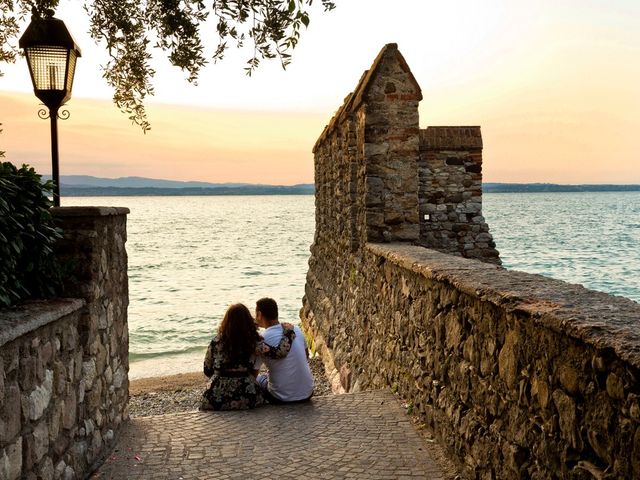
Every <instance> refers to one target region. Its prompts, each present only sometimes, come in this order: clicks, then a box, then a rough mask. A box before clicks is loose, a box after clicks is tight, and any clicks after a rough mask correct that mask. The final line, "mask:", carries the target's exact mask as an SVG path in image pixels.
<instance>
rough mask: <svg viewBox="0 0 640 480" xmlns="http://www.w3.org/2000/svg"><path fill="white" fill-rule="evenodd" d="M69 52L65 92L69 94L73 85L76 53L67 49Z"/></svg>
mask: <svg viewBox="0 0 640 480" xmlns="http://www.w3.org/2000/svg"><path fill="white" fill-rule="evenodd" d="M68 52H69V73H68V74H67V86H66V89H67V92H68V93H69V94H71V88H72V87H73V76H74V75H75V74H76V60H77V59H78V54H77V52H76V51H75V50H68Z"/></svg>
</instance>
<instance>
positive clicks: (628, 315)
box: [365, 243, 640, 368]
mask: <svg viewBox="0 0 640 480" xmlns="http://www.w3.org/2000/svg"><path fill="white" fill-rule="evenodd" d="M365 249H366V250H367V251H369V252H371V253H373V254H375V255H379V256H381V257H383V258H385V260H387V261H390V262H392V263H394V264H396V265H399V266H401V267H404V268H406V269H407V270H410V271H412V272H415V273H417V274H419V275H423V276H424V277H426V278H428V279H433V280H437V281H441V282H448V283H450V284H451V285H453V286H455V287H456V288H458V289H459V290H461V291H463V292H464V293H468V294H470V295H473V296H475V297H477V298H479V299H481V300H484V301H488V302H491V303H493V304H495V305H497V306H499V307H501V308H504V309H505V310H507V311H508V312H511V313H518V312H520V313H525V314H527V315H530V316H531V318H532V319H533V321H534V322H535V323H536V324H538V325H541V326H543V327H546V328H549V329H551V330H553V331H556V332H559V333H564V334H566V335H568V336H570V337H572V338H575V339H578V340H581V341H582V342H584V343H586V344H587V345H590V346H592V347H594V348H596V349H597V350H604V349H612V350H613V351H614V352H615V353H616V355H617V356H618V357H619V358H620V359H622V360H624V361H626V362H628V363H629V364H631V365H632V366H634V367H635V368H640V304H638V303H636V302H634V301H632V300H630V299H628V298H625V297H620V296H614V295H609V294H607V293H603V292H598V291H595V290H589V289H587V288H585V287H583V286H582V285H577V284H571V283H567V282H563V281H561V280H555V279H551V278H547V277H544V276H542V275H537V274H531V273H525V272H520V271H516V270H506V269H504V268H502V267H499V266H497V265H493V264H489V263H485V262H480V261H477V260H472V259H467V258H462V257H457V256H453V255H447V254H445V253H440V252H438V251H435V250H431V249H428V248H424V247H420V246H414V245H406V244H402V243H388V244H377V243H367V244H366V246H365Z"/></svg>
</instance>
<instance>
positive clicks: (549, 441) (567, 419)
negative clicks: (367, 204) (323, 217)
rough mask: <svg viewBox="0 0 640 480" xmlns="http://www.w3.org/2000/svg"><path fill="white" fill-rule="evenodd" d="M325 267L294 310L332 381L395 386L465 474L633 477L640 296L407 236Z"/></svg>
mask: <svg viewBox="0 0 640 480" xmlns="http://www.w3.org/2000/svg"><path fill="white" fill-rule="evenodd" d="M315 251H316V255H324V256H325V257H327V258H331V256H332V255H333V248H332V246H331V245H330V244H324V245H316V246H315ZM329 263H331V261H330V260H327V261H326V262H325V264H329ZM332 267H333V268H332V269H331V273H330V274H327V273H326V272H319V271H316V270H314V269H313V268H310V270H309V273H308V275H307V285H306V290H305V292H306V295H305V300H304V307H303V311H302V315H301V316H302V320H303V324H304V326H305V328H306V330H307V332H308V333H310V336H311V337H313V339H314V343H315V348H316V350H317V351H318V352H319V353H320V354H321V355H322V357H323V360H324V361H325V365H326V366H327V367H328V370H329V373H330V375H331V376H332V378H333V380H334V383H335V385H336V386H337V387H338V389H339V390H341V391H347V392H353V391H359V390H365V389H370V388H384V387H387V388H388V387H392V388H393V389H397V392H398V393H399V394H400V395H401V396H402V397H403V398H405V399H406V400H407V401H408V402H410V403H411V405H412V408H413V411H414V412H415V413H417V414H419V415H421V416H422V418H423V420H424V422H426V423H427V424H428V425H430V426H431V428H432V429H433V430H434V431H435V432H436V434H437V436H438V437H439V439H440V440H441V441H442V442H443V443H444V444H445V445H446V446H447V447H448V449H449V451H450V452H451V453H452V457H453V458H455V459H457V460H458V462H459V463H460V465H461V467H462V469H463V473H464V477H465V478H469V479H493V478H535V479H552V478H576V479H585V480H586V479H591V478H629V479H631V478H640V384H639V383H638V379H639V378H640V328H639V327H640V325H639V319H640V305H638V304H637V303H635V302H632V301H631V300H627V299H624V298H621V297H613V296H610V295H606V294H604V293H600V292H594V291H590V290H587V289H585V288H583V287H581V286H578V285H570V284H567V283H564V282H560V281H556V280H551V279H548V278H545V277H542V276H539V275H530V274H526V273H522V272H511V271H507V270H505V269H502V268H500V267H497V266H495V265H491V264H487V263H482V262H479V261H476V260H469V259H464V258H460V257H458V256H451V255H447V254H443V253H440V252H436V251H435V250H430V249H426V248H423V247H419V246H412V245H406V244H404V245H403V244H397V243H395V244H393V243H392V244H368V245H367V246H365V248H364V249H363V251H362V253H361V255H358V256H355V255H354V256H351V257H350V258H349V259H344V258H343V259H342V260H341V262H340V263H339V264H334V265H332ZM588 472H591V473H588ZM605 473H606V474H605ZM607 475H609V476H607Z"/></svg>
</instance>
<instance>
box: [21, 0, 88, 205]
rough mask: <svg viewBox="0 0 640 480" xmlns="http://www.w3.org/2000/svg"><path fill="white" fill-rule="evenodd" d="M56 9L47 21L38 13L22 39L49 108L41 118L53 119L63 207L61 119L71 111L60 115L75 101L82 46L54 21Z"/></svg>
mask: <svg viewBox="0 0 640 480" xmlns="http://www.w3.org/2000/svg"><path fill="white" fill-rule="evenodd" d="M53 14H54V12H53V10H47V11H46V12H45V16H44V18H42V17H41V16H40V14H39V13H38V12H37V11H35V10H34V13H33V16H32V17H31V23H30V24H29V26H28V27H27V29H26V30H25V32H24V34H23V35H22V37H20V42H19V45H20V48H23V49H24V53H25V56H26V57H27V64H28V65H29V74H30V75H31V82H32V83H33V91H34V93H35V94H36V97H38V98H39V99H40V100H42V103H44V104H45V105H46V106H47V108H48V109H49V114H48V115H47V112H46V111H45V110H44V109H43V110H40V111H39V112H38V116H39V117H40V118H43V119H46V118H50V119H51V164H52V175H51V176H52V177H53V204H54V205H55V206H56V207H59V206H60V174H59V169H58V122H57V119H58V117H60V118H62V119H63V120H65V119H67V118H69V112H68V111H67V110H64V111H62V112H60V114H59V113H58V110H59V108H60V107H61V106H62V105H63V104H64V103H65V102H66V101H67V100H69V99H70V98H71V87H72V86H73V76H74V74H75V71H76V60H77V58H78V57H79V56H80V47H78V45H77V44H76V42H75V41H74V40H73V37H72V36H71V34H70V33H69V30H67V27H66V26H65V24H64V22H63V21H62V20H58V19H57V18H53Z"/></svg>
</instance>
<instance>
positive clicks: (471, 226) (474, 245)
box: [418, 127, 500, 264]
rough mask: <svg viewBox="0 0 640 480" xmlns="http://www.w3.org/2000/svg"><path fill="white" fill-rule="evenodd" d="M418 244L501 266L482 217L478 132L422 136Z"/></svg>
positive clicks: (435, 130) (452, 130)
mask: <svg viewBox="0 0 640 480" xmlns="http://www.w3.org/2000/svg"><path fill="white" fill-rule="evenodd" d="M418 177H419V193H418V196H419V198H420V242H419V243H420V244H421V245H423V246H425V247H429V248H434V249H436V250H439V251H441V252H446V253H451V254H453V255H462V256H464V257H469V258H477V259H479V260H483V261H487V262H491V263H497V264H500V258H499V255H498V251H497V250H496V248H495V246H496V245H495V243H494V242H493V238H492V237H491V234H490V233H489V226H488V225H487V223H486V222H485V220H484V217H483V216H482V135H481V134H480V127H429V128H426V129H424V130H420V158H419V161H418Z"/></svg>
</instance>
